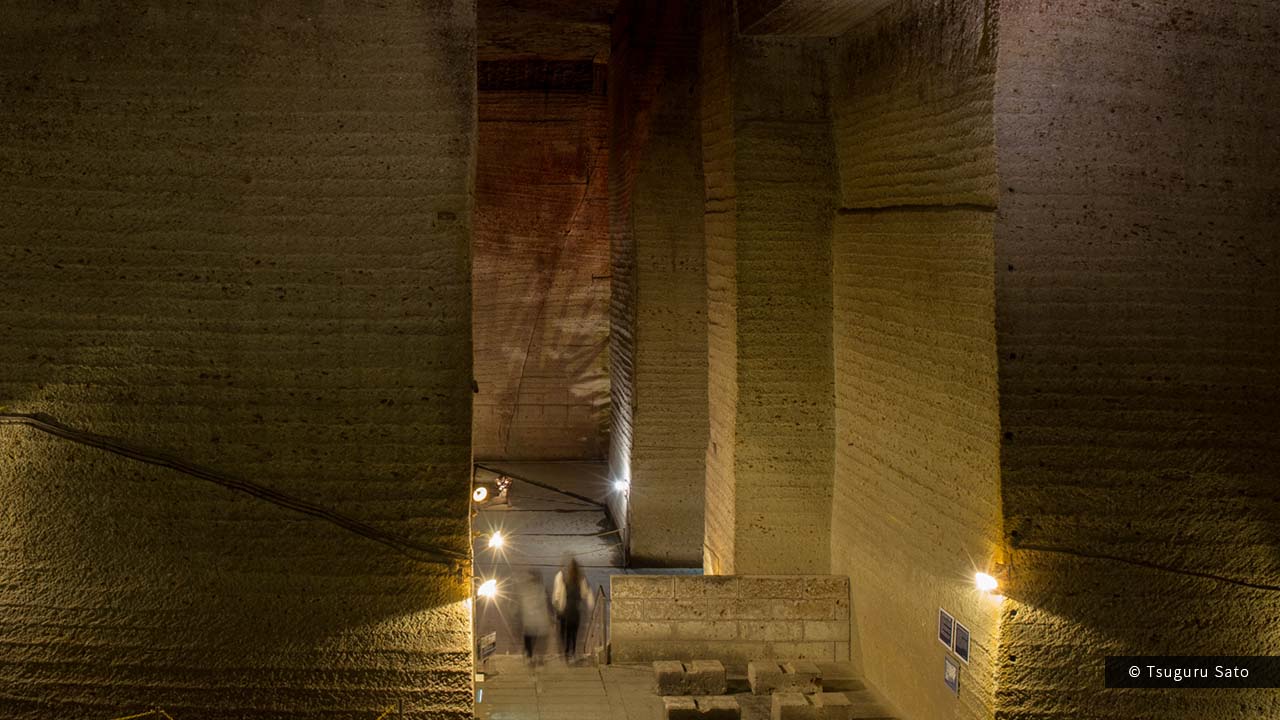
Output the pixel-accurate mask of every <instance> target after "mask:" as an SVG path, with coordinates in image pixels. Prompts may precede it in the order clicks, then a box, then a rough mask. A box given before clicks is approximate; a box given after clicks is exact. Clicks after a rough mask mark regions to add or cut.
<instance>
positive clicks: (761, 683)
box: [747, 660, 822, 695]
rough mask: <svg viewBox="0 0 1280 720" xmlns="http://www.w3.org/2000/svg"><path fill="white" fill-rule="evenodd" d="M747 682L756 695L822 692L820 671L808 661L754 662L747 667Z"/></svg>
mask: <svg viewBox="0 0 1280 720" xmlns="http://www.w3.org/2000/svg"><path fill="white" fill-rule="evenodd" d="M747 680H748V682H750V683H751V692H752V693H754V694H756V695H768V694H770V693H774V692H782V693H801V694H808V693H817V692H822V671H821V670H820V669H818V666H817V665H816V664H815V663H813V662H810V661H808V660H790V661H787V662H784V663H781V664H779V663H776V662H773V661H772V660H756V661H753V662H751V663H749V664H748V665H747Z"/></svg>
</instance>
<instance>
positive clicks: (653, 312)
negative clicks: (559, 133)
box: [609, 2, 707, 567]
mask: <svg viewBox="0 0 1280 720" xmlns="http://www.w3.org/2000/svg"><path fill="white" fill-rule="evenodd" d="M695 11H696V8H695V7H692V6H691V5H690V4H689V3H681V2H661V3H643V2H634V3H630V2H624V3H623V4H622V6H621V7H620V8H619V9H618V14H617V16H616V19H615V23H614V34H613V49H612V55H611V63H610V82H609V93H610V99H611V112H612V115H611V117H612V120H613V122H612V128H611V137H610V147H611V149H612V155H611V158H610V197H611V208H610V233H611V238H612V257H613V261H612V264H613V273H612V274H613V279H612V281H613V288H614V289H613V301H612V308H611V313H612V324H613V329H612V337H611V342H612V347H611V368H610V369H611V373H612V378H611V382H612V399H613V403H612V412H613V428H612V437H611V445H612V447H611V453H610V465H611V467H610V472H611V476H612V478H613V479H615V480H622V481H624V482H628V483H629V491H627V492H615V493H614V496H613V498H614V501H613V504H612V505H613V511H614V515H615V517H618V518H619V519H620V520H621V521H622V522H623V523H624V524H625V526H626V529H627V541H628V543H629V551H630V559H631V563H632V564H633V565H650V566H667V567H696V566H697V565H698V564H699V563H700V562H701V546H702V535H703V476H704V474H705V471H704V468H703V453H704V452H705V448H706V437H707V429H706V428H707V410H706V407H707V398H706V384H707V370H706V368H707V340H706V290H705V286H704V281H703V278H704V275H705V264H704V263H705V260H704V257H705V251H704V244H703V239H702V233H703V227H702V164H701V153H700V150H699V148H700V139H699V133H698V125H697V117H698V104H697V99H698V95H697V88H698V75H697V74H698V64H697V50H698V43H697V23H696V20H695V17H696V12H695Z"/></svg>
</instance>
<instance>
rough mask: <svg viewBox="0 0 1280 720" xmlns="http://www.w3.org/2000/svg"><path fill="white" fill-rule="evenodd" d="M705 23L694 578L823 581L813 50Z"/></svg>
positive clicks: (822, 286)
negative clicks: (704, 300)
mask: <svg viewBox="0 0 1280 720" xmlns="http://www.w3.org/2000/svg"><path fill="white" fill-rule="evenodd" d="M735 25H736V23H735V21H734V20H733V16H732V12H731V8H730V6H729V5H728V4H720V3H708V4H707V5H706V6H705V7H704V12H703V55H704V58H703V60H702V67H703V73H704V76H705V84H706V94H705V96H704V101H703V113H704V117H705V120H704V122H703V128H702V129H703V152H704V155H705V157H704V167H705V168H706V181H705V193H706V219H705V223H706V233H707V237H708V250H707V258H708V260H707V262H708V273H707V286H708V297H709V307H710V323H709V324H710V330H709V337H710V339H709V345H710V347H709V358H710V360H709V362H710V369H709V375H710V381H709V385H708V395H709V403H710V407H711V438H710V444H709V446H708V450H707V465H708V473H707V489H706V494H707V503H708V510H707V526H708V532H707V537H706V541H705V543H706V546H705V552H704V562H705V569H706V570H708V571H709V572H716V573H786V572H795V573H804V572H826V570H827V567H828V564H829V560H828V551H829V547H830V543H829V532H828V531H829V525H830V520H831V516H830V496H831V495H830V494H831V457H832V447H831V442H832V435H831V428H832V419H831V417H832V400H831V397H832V385H831V373H832V365H831V363H832V360H831V274H830V273H831V267H830V263H831V256H830V242H831V228H832V202H833V194H834V180H835V167H834V163H833V149H832V141H831V125H830V118H829V112H828V110H829V108H828V102H827V85H828V79H827V73H828V70H829V63H830V49H831V44H830V43H829V42H828V41H826V40H817V41H804V40H796V39H771V38H747V37H742V36H738V35H736V32H735V31H734V29H733V28H734V27H735Z"/></svg>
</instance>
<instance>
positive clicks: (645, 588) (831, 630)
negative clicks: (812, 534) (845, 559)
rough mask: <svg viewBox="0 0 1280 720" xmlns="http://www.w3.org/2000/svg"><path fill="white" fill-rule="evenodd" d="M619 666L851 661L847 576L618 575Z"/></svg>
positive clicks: (612, 614)
mask: <svg viewBox="0 0 1280 720" xmlns="http://www.w3.org/2000/svg"><path fill="white" fill-rule="evenodd" d="M609 596H610V598H611V600H610V606H609V607H610V610H609V638H610V657H612V658H613V660H614V662H652V661H654V660H666V659H674V660H685V661H688V660H698V659H705V658H715V659H717V660H721V661H723V662H724V663H726V664H727V665H728V666H729V667H730V668H732V669H745V668H746V666H747V663H748V662H750V661H751V660H756V659H759V658H788V659H797V658H802V659H809V660H820V661H833V660H839V661H844V660H848V658H849V578H847V577H843V576H836V575H772V576H770V575H718V576H706V577H699V576H696V575H674V576H672V575H614V576H612V577H611V578H610V587H609Z"/></svg>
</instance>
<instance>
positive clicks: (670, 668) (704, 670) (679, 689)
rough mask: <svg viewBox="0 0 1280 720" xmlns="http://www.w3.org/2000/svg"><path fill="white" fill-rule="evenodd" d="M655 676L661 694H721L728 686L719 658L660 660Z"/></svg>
mask: <svg viewBox="0 0 1280 720" xmlns="http://www.w3.org/2000/svg"><path fill="white" fill-rule="evenodd" d="M653 678H654V683H655V686H656V688H657V692H658V694H659V695H721V694H723V693H724V691H725V688H727V687H728V683H727V681H726V679H725V671H724V665H723V664H721V663H720V661H719V660H693V661H691V662H687V663H682V662H680V661H678V660H659V661H657V662H655V663H654V664H653Z"/></svg>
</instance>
